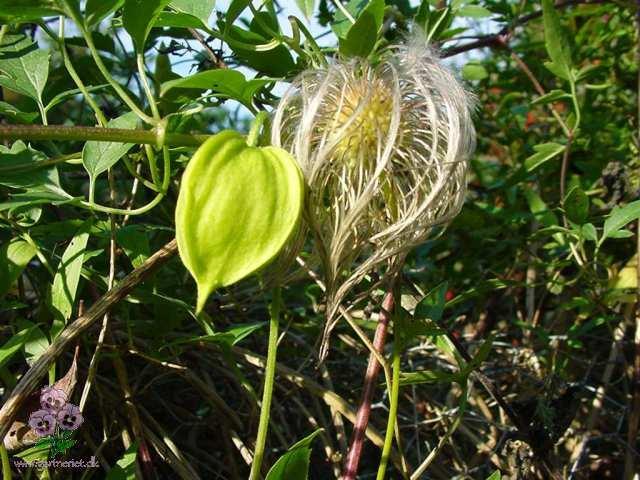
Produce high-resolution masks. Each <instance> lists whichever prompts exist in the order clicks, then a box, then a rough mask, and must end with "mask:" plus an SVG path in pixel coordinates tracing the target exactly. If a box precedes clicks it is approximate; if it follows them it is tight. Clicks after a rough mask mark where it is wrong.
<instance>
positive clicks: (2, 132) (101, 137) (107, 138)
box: [0, 125, 209, 147]
mask: <svg viewBox="0 0 640 480" xmlns="http://www.w3.org/2000/svg"><path fill="white" fill-rule="evenodd" d="M158 138H159V134H158V132H157V131H156V130H155V129H151V130H139V129H123V128H101V127H80V126H74V127H68V126H62V125H49V126H44V125H0V140H35V141H38V140H66V141H81V142H86V141H88V140H95V141H99V142H122V143H139V144H147V145H156V143H157V142H158ZM207 138H209V135H190V134H185V133H166V134H165V137H164V144H165V145H169V146H172V147H197V146H199V145H200V144H201V143H202V142H204V141H205V140H206V139H207Z"/></svg>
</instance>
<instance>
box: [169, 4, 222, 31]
mask: <svg viewBox="0 0 640 480" xmlns="http://www.w3.org/2000/svg"><path fill="white" fill-rule="evenodd" d="M215 4H216V0H171V3H170V6H171V8H173V9H175V10H177V11H179V12H182V13H187V14H189V15H193V16H194V17H196V18H199V19H200V20H202V23H204V24H205V25H207V24H208V22H209V17H210V16H211V12H212V11H213V7H214V6H215Z"/></svg>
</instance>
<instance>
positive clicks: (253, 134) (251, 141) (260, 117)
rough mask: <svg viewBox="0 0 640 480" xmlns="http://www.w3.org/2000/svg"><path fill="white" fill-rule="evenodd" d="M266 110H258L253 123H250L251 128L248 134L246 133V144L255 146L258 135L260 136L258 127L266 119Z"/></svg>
mask: <svg viewBox="0 0 640 480" xmlns="http://www.w3.org/2000/svg"><path fill="white" fill-rule="evenodd" d="M267 116H268V114H267V112H265V111H261V112H258V114H257V115H256V118H254V119H253V123H252V124H251V130H249V134H248V135H247V145H249V146H250V147H255V146H256V145H257V144H258V137H259V136H260V129H261V128H262V125H263V124H264V122H265V120H266V119H267Z"/></svg>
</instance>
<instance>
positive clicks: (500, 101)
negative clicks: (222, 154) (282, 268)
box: [0, 0, 640, 479]
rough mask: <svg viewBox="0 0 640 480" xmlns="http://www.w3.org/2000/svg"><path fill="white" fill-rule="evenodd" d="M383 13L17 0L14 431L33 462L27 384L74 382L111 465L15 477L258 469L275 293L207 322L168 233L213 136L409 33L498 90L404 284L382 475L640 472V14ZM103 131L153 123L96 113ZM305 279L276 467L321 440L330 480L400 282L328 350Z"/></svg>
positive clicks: (405, 5) (375, 456) (254, 288)
mask: <svg viewBox="0 0 640 480" xmlns="http://www.w3.org/2000/svg"><path fill="white" fill-rule="evenodd" d="M336 1H339V0H336ZM383 3H384V2H382V1H381V0H372V1H371V2H366V1H358V0H352V1H350V2H349V3H346V4H338V3H335V2H330V1H327V0H320V1H319V2H313V1H309V0H298V3H297V7H294V6H293V5H280V4H279V3H278V2H275V1H266V2H254V3H253V4H252V3H251V2H249V1H246V0H233V1H232V2H231V3H230V4H229V5H214V1H213V0H175V1H171V2H168V1H160V0H102V1H97V0H87V1H86V2H79V1H78V0H28V1H12V0H0V21H2V22H3V26H2V28H1V30H0V85H1V86H2V100H1V101H0V119H1V120H0V122H1V124H0V139H2V140H3V142H4V145H3V146H1V147H0V382H1V384H2V390H3V394H4V402H5V403H4V406H3V409H2V411H0V430H1V431H2V432H3V433H7V434H8V435H7V437H6V439H5V445H6V446H7V447H8V448H9V450H10V452H9V454H10V455H12V456H18V457H22V458H27V459H32V458H41V457H42V455H43V453H42V448H41V449H40V450H38V449H37V448H36V449H34V448H33V447H32V446H31V445H32V444H33V441H34V439H33V438H32V437H33V436H32V435H31V436H30V435H29V434H28V433H25V429H24V422H26V419H27V418H28V415H29V413H30V411H31V410H32V403H31V404H30V403H29V401H30V399H31V400H32V398H31V397H29V394H30V393H31V391H33V390H34V389H38V388H40V387H42V386H44V385H46V384H49V383H51V384H53V383H54V382H56V381H58V382H60V381H63V380H65V379H66V381H67V383H66V384H64V386H65V388H67V389H68V391H69V393H70V395H71V398H72V399H74V401H75V402H76V403H79V404H80V406H81V408H82V409H83V414H84V417H85V423H84V425H83V426H82V428H81V429H80V430H79V431H78V432H77V434H76V435H75V437H74V439H75V442H76V443H75V445H73V446H72V448H71V449H70V450H69V451H68V452H67V453H66V454H65V458H89V457H91V456H92V455H95V456H96V458H97V459H98V460H99V462H100V469H89V470H87V471H78V470H75V471H74V470H65V469H49V470H42V469H21V471H18V469H17V468H15V467H12V468H9V466H8V461H9V457H8V454H7V453H6V450H4V451H2V454H3V455H2V457H3V472H4V475H5V476H4V479H8V478H12V477H11V475H12V474H13V475H14V477H15V478H61V479H62V478H90V477H94V478H105V477H106V478H109V479H120V478H127V479H128V478H146V479H154V478H184V479H194V478H224V479H234V478H246V477H247V475H248V472H249V464H250V463H251V452H252V451H253V448H254V444H253V442H254V441H255V436H256V430H257V425H258V415H259V411H260V408H259V398H260V395H259V394H260V391H261V389H262V386H261V384H262V381H263V377H264V367H265V357H264V355H265V351H266V344H267V328H266V325H267V320H268V318H269V314H268V311H267V305H268V304H269V301H270V294H269V292H265V291H263V289H262V287H261V284H260V282H259V281H258V279H256V278H252V279H249V280H247V281H244V282H242V283H240V284H238V285H237V286H234V287H232V288H228V289H224V290H221V291H218V292H217V293H216V294H215V295H214V296H213V297H212V298H211V299H210V301H209V303H208V305H207V307H206V309H205V313H203V314H202V315H199V316H195V315H194V306H195V301H196V297H195V295H196V289H195V284H194V282H193V281H192V279H191V277H190V276H189V275H188V273H187V272H186V270H185V268H184V267H183V266H182V264H181V263H180V260H179V259H178V258H177V257H176V256H175V245H173V244H171V243H168V242H170V241H171V240H172V238H173V237H174V236H175V234H174V208H175V203H176V198H177V193H178V190H179V184H180V178H181V174H182V171H183V170H184V167H185V165H186V164H187V162H188V161H189V158H190V157H191V155H192V153H193V151H194V149H195V148H196V147H197V145H198V144H199V143H200V142H201V141H202V138H203V137H201V136H200V135H206V134H209V133H212V132H217V131H220V130H222V129H224V128H233V129H236V130H239V131H242V132H246V131H247V130H248V128H249V123H250V120H251V119H252V118H253V116H254V115H255V114H256V113H257V112H258V111H260V110H267V111H270V110H271V109H272V107H273V106H274V105H275V104H276V103H277V100H278V98H279V96H280V95H281V94H282V92H283V91H284V88H285V87H286V82H287V80H290V79H292V78H293V77H294V76H295V75H296V74H297V73H298V72H300V71H301V70H302V69H304V68H306V66H307V65H308V64H309V62H310V61H311V60H312V59H313V58H314V55H315V56H317V55H326V56H332V55H335V54H338V50H339V51H340V52H341V53H342V54H345V53H353V52H354V51H356V53H364V54H367V53H368V51H369V50H371V48H373V46H374V44H375V43H376V42H382V44H384V43H385V42H393V41H399V40H401V39H402V38H405V37H406V33H407V31H408V30H409V29H412V28H414V29H415V27H412V25H417V26H419V27H420V29H421V31H422V33H421V34H424V35H426V36H428V37H430V39H431V42H432V44H433V45H435V46H436V47H437V48H438V49H439V50H440V52H441V54H442V55H443V56H444V57H446V62H448V63H450V64H451V65H453V66H454V67H455V68H458V69H460V70H461V76H462V77H463V78H464V79H465V81H466V82H468V85H469V87H470V89H471V90H472V91H473V92H474V93H475V94H476V96H477V115H476V119H475V125H476V129H477V132H478V148H477V151H476V154H475V156H474V157H473V159H472V161H471V168H470V178H469V192H468V195H467V201H466V203H465V206H464V208H463V210H462V212H461V214H460V215H459V216H458V217H457V219H456V220H455V221H454V222H453V223H452V224H451V225H450V226H449V228H448V229H447V230H446V231H445V232H444V233H443V234H442V235H440V236H438V237H436V238H434V239H433V240H430V241H428V242H426V243H425V244H424V245H422V246H420V247H419V248H417V249H415V250H414V251H413V252H412V253H411V255H410V256H409V258H408V259H407V263H406V266H405V268H404V270H403V272H402V275H401V277H400V278H399V280H398V281H397V282H396V299H397V301H396V303H397V307H396V312H395V316H394V320H393V323H392V326H391V327H390V328H391V330H390V335H389V337H388V341H387V345H386V348H385V350H384V356H385V358H386V360H385V362H386V365H387V366H388V367H391V366H395V367H396V369H397V371H398V372H399V382H396V385H399V389H400V392H399V399H400V400H399V407H398V412H397V427H398V428H397V429H396V430H397V431H396V441H395V442H394V444H393V448H392V449H391V454H390V461H389V466H388V468H387V478H412V479H414V478H443V479H450V478H473V479H476V478H481V479H484V478H487V477H489V476H490V475H493V476H492V477H491V478H500V475H502V477H503V478H514V479H515V478H550V477H552V476H554V477H556V478H573V479H582V478H615V479H619V478H626V479H630V478H632V477H633V475H634V473H635V472H637V471H638V468H639V467H638V465H639V464H640V458H639V450H638V425H639V421H640V310H639V309H640V307H639V305H640V290H639V288H640V287H639V283H638V278H639V277H640V256H639V255H638V251H639V250H640V236H639V235H640V230H639V229H638V227H637V225H636V223H637V222H636V221H637V219H638V218H639V217H640V201H639V200H638V194H639V193H640V178H639V176H638V173H637V172H638V167H640V165H639V156H638V147H639V133H638V132H639V128H640V127H639V125H638V108H639V106H638V58H639V52H640V50H639V47H638V44H639V38H638V27H639V25H638V18H640V17H639V16H638V15H639V10H638V9H639V8H640V6H639V5H637V4H636V3H635V2H631V1H628V0H611V1H606V0H602V1H598V0H592V1H588V0H582V1H581V0H573V1H571V0H569V1H559V2H555V5H554V3H553V2H551V1H545V2H542V3H543V4H544V5H542V4H541V3H539V2H527V1H516V0H480V1H477V2H476V1H468V0H453V1H451V2H448V1H435V0H433V1H430V0H424V1H423V2H422V4H416V3H413V2H409V1H406V0H387V1H386V3H384V5H383ZM543 6H544V9H543ZM282 8H286V13H283V11H282ZM374 9H377V10H375V11H381V12H383V15H382V16H380V17H376V16H375V15H373V17H375V18H374V20H371V21H373V22H374V23H373V24H372V26H370V27H368V28H361V27H359V28H356V27H357V26H358V25H359V24H358V22H361V23H362V22H364V20H360V19H361V18H365V17H367V18H370V16H369V15H368V13H367V12H371V11H373V10H374ZM543 10H544V15H543ZM345 12H347V13H349V15H350V16H352V17H353V19H354V20H355V21H356V25H354V26H353V27H351V23H350V22H349V21H348V18H347V15H346V14H345ZM363 12H364V13H363ZM287 13H292V14H293V15H295V16H287ZM367 21H369V20H367ZM309 28H310V29H311V31H309V30H308V29H309ZM376 29H378V31H379V32H380V35H379V36H378V37H376V36H375V35H372V32H375V30H376ZM314 37H317V43H316V41H315V40H314ZM46 125H56V126H66V127H74V128H54V127H52V128H50V129H43V128H40V127H41V126H46ZM96 125H97V126H102V127H106V126H107V125H108V126H109V127H117V128H122V129H133V128H136V127H137V129H136V130H134V131H133V132H129V133H127V132H122V131H114V133H109V132H107V133H105V132H104V131H103V130H83V129H79V128H75V127H79V126H88V127H92V126H96ZM142 130H144V131H142ZM97 140H111V141H112V142H106V143H105V142H102V143H99V142H97ZM163 248H164V249H163ZM154 252H159V253H157V254H154ZM305 258H307V253H306V252H303V253H302V254H301V259H303V260H304V259H305ZM305 265H306V264H305ZM307 267H308V268H302V267H300V269H299V270H298V271H296V272H294V275H293V277H292V279H291V281H289V282H288V283H287V284H286V285H285V287H284V288H283V291H282V294H283V304H284V305H285V306H286V307H285V308H284V309H283V311H282V323H281V325H282V332H281V333H282V334H281V337H280V344H279V353H278V364H277V368H276V374H277V380H276V384H275V391H274V398H273V405H272V415H271V424H270V431H269V436H268V439H267V450H266V456H265V462H264V467H265V468H264V470H265V472H264V473H266V472H267V471H268V470H269V468H271V466H272V465H274V463H275V462H276V460H277V459H278V458H280V457H281V456H282V455H283V454H284V453H285V452H287V450H288V449H289V448H290V447H291V446H292V445H293V444H295V443H296V442H298V441H300V440H302V439H305V438H306V439H307V440H306V441H305V442H303V444H302V446H300V447H299V448H298V449H294V451H293V452H294V454H295V455H290V456H289V457H287V458H288V459H289V460H291V459H292V458H295V459H297V460H298V462H300V463H296V462H291V464H292V465H294V466H293V467H292V466H291V465H290V466H289V468H297V470H290V471H289V473H286V471H284V470H282V468H287V467H286V466H283V463H281V464H280V467H278V468H280V470H278V468H274V469H273V470H272V471H271V473H270V474H269V475H270V476H269V477H268V478H270V479H275V478H287V479H297V478H304V477H305V475H306V469H307V465H306V461H305V459H306V455H307V454H308V452H309V449H310V451H311V453H310V461H309V467H308V472H309V473H308V475H309V478H311V479H328V478H335V477H336V476H337V475H338V474H339V472H340V469H341V465H342V462H343V459H344V456H345V455H346V451H347V447H348V442H349V438H350V436H351V431H352V423H353V420H354V416H355V411H356V409H357V408H358V404H359V401H360V395H361V393H362V385H363V376H364V371H365V369H366V363H367V357H368V356H369V352H368V348H367V346H366V345H365V344H364V343H363V341H362V338H361V337H362V335H361V334H362V332H364V334H365V335H367V336H368V337H369V338H371V337H372V332H373V330H374V329H375V326H376V322H377V320H378V319H379V312H380V304H381V302H382V297H383V294H384V292H383V291H380V290H378V289H374V290H373V291H372V292H371V293H370V294H369V295H367V296H366V297H364V299H361V300H359V301H358V302H355V303H353V304H350V305H349V306H350V307H351V312H352V317H353V319H352V322H351V323H347V322H346V321H344V320H342V321H340V322H339V324H338V326H337V328H336V330H335V331H334V334H333V337H332V344H331V350H330V354H329V357H328V359H327V360H326V361H325V362H324V363H322V364H318V361H317V353H318V343H317V342H318V338H319V336H320V335H321V333H322V329H323V323H324V317H323V313H324V297H323V292H322V288H321V286H320V284H319V283H318V281H317V279H318V277H317V275H316V273H317V274H321V272H317V271H316V270H315V269H316V268H317V266H315V265H313V263H312V262H311V263H310V264H309V265H307ZM132 272H133V273H132ZM379 273H380V272H373V273H372V275H371V277H370V278H368V279H367V281H366V282H365V285H361V286H360V287H359V290H360V291H366V290H367V287H368V284H369V283H370V284H375V283H376V281H377V277H376V275H377V274H379ZM354 298H355V296H354ZM360 298H362V297H360ZM352 300H353V299H351V300H349V301H352ZM107 311H108V312H107ZM354 326H355V327H356V328H355V329H354ZM358 329H359V330H358ZM62 331H65V332H67V333H65V334H64V335H62V336H61V335H60V333H61V332H62ZM51 345H53V346H51ZM74 347H75V348H74ZM50 362H52V363H51V366H50V365H49V364H50ZM27 372H29V373H27ZM67 373H68V375H67V376H65V374H67ZM47 375H48V378H47ZM25 378H26V380H25ZM74 383H75V388H74V386H73V384H74ZM58 385H61V384H60V383H59V384H58ZM27 387H28V388H27ZM389 395H390V390H389V388H388V386H387V385H386V382H385V380H384V377H383V376H381V377H380V379H379V380H378V382H377V389H376V392H375V396H374V402H373V405H372V414H371V420H370V427H371V428H370V430H369V432H368V435H367V436H368V440H367V442H366V443H365V449H364V452H363V456H362V460H361V462H360V477H359V478H363V479H364V478H374V477H375V475H376V471H377V470H378V465H379V462H380V456H381V446H382V444H383V438H384V432H385V429H386V427H387V418H388V416H389ZM30 405H31V406H30ZM14 421H16V422H18V423H14ZM20 422H22V423H20ZM318 428H322V429H323V430H322V431H320V432H319V433H318V434H316V435H315V436H308V435H310V434H312V432H316V431H317V429H318ZM27 430H28V429H27ZM44 455H45V456H46V451H45V453H44ZM14 458H16V457H14ZM10 471H11V473H10ZM283 472H285V473H283ZM292 472H295V473H292ZM496 472H497V473H496Z"/></svg>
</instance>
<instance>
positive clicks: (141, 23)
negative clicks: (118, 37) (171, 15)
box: [122, 0, 170, 53]
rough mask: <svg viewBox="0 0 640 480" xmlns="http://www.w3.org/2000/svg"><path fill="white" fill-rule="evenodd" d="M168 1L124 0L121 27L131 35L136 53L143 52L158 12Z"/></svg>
mask: <svg viewBox="0 0 640 480" xmlns="http://www.w3.org/2000/svg"><path fill="white" fill-rule="evenodd" d="M169 1H170V0H125V2H124V10H123V11H122V25H123V26H124V28H125V30H127V32H128V33H129V35H131V38H132V39H133V44H134V45H135V47H136V51H137V52H138V53H142V52H144V43H145V41H146V40H147V36H148V35H149V31H150V30H151V27H153V24H154V23H155V21H156V18H157V17H158V15H160V12H161V11H162V10H163V9H164V7H166V6H167V5H168V4H169Z"/></svg>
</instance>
